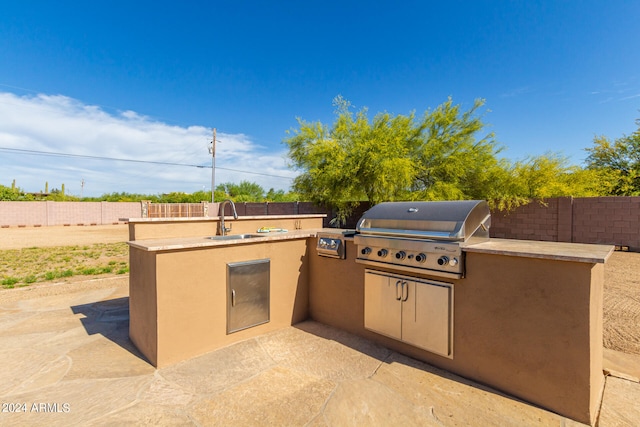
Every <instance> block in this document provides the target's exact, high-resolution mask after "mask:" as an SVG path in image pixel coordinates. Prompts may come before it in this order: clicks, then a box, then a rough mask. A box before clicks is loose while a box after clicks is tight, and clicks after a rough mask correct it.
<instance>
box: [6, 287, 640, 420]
mask: <svg viewBox="0 0 640 427" xmlns="http://www.w3.org/2000/svg"><path fill="white" fill-rule="evenodd" d="M81 286H82V284H78V287H79V288H78V289H75V290H74V292H69V288H68V287H64V288H62V287H61V288H60V289H59V290H56V289H55V288H50V289H47V290H46V292H45V293H44V294H43V295H41V296H38V292H35V291H34V292H28V293H27V292H25V293H23V294H21V295H24V298H15V294H13V295H12V297H10V298H3V295H0V360H2V364H0V401H1V402H2V403H3V404H5V407H4V408H0V409H5V412H0V425H17V426H20V425H24V426H40V425H42V426H45V425H46V426H50V425H54V426H55V425H60V426H68V425H89V426H109V425H113V426H122V425H154V426H155V425H172V426H173V425H176V426H209V425H233V426H244V425H277V426H282V425H292V426H299V425H300V426H302V425H306V426H318V427H319V426H349V425H353V426H361V425H373V426H375V425H379V426H388V425H407V426H411V425H415V426H430V425H433V426H458V425H471V426H474V425H478V426H492V425H500V426H509V425H512V426H540V425H542V426H547V425H549V426H579V425H581V424H579V423H576V422H574V421H571V420H568V419H566V418H564V417H561V416H559V415H557V414H554V413H551V412H549V411H545V410H543V409H540V408H536V407H534V406H532V405H529V404H527V403H525V402H522V401H519V400H517V399H514V398H512V397H510V396H506V395H504V394H502V393H500V392H497V391H495V390H492V389H489V388H487V387H483V386H481V385H479V384H476V383H473V382H471V381H468V380H465V379H463V378H460V377H458V376H456V375H453V374H451V373H448V372H446V371H442V370H440V369H437V368H434V367H432V366H429V365H427V364H424V363H421V362H418V361H416V360H414V359H411V358H409V357H406V356H403V355H400V354H398V353H395V352H392V351H390V350H388V349H386V348H384V347H381V346H379V345H377V344H375V343H372V342H370V341H367V340H364V339H361V338H359V337H356V336H354V335H351V334H349V333H346V332H344V331H340V330H336V329H333V328H330V327H328V326H325V325H322V324H319V323H316V322H313V321H308V322H303V323H301V324H298V325H295V326H293V327H289V328H285V329H282V330H279V331H275V332H272V333H269V334H265V335H262V336H259V337H257V338H254V339H250V340H247V341H244V342H240V343H237V344H234V345H232V346H229V347H226V348H223V349H220V350H218V351H215V352H211V353H208V354H205V355H202V356H200V357H196V358H193V359H190V360H187V361H184V362H181V363H178V364H175V365H172V366H169V367H165V368H162V369H159V370H158V369H155V368H154V367H153V366H151V365H150V364H149V363H148V362H147V361H146V360H145V359H144V357H143V356H142V355H141V354H140V353H139V352H138V351H137V349H136V348H135V347H134V346H133V344H132V343H131V341H130V340H129V338H128V298H127V295H128V283H127V280H126V278H123V279H122V280H119V281H118V280H117V281H105V284H104V286H102V287H100V286H98V285H96V284H92V285H91V287H90V288H89V289H86V290H84V291H83V290H81V289H82V288H80V287H81ZM4 295H9V294H4ZM619 359H620V360H622V359H624V358H623V357H622V356H621V357H620V358H619ZM625 360H626V359H625ZM612 366H613V365H612ZM620 366H623V365H616V367H617V369H624V368H621V367H620ZM638 402H640V384H639V383H638V382H636V381H631V380H628V379H622V378H616V377H611V376H610V377H607V381H606V386H605V390H604V402H603V405H602V410H601V414H600V422H599V425H601V426H604V427H607V426H625V425H628V426H637V425H640V404H638ZM10 405H11V406H10ZM18 410H20V411H21V412H17V411H18Z"/></svg>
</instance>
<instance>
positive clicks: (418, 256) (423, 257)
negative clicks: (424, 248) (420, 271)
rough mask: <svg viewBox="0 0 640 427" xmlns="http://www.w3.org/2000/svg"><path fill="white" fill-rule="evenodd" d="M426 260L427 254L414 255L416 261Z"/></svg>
mask: <svg viewBox="0 0 640 427" xmlns="http://www.w3.org/2000/svg"><path fill="white" fill-rule="evenodd" d="M426 260H427V256H426V255H425V254H423V253H420V254H418V255H416V261H418V262H425V261H426Z"/></svg>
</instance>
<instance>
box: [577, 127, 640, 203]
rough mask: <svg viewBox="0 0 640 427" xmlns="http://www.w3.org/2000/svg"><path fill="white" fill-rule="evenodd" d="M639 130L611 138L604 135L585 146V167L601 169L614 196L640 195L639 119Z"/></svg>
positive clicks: (639, 128)
mask: <svg viewBox="0 0 640 427" xmlns="http://www.w3.org/2000/svg"><path fill="white" fill-rule="evenodd" d="M636 124H637V125H638V129H637V130H636V131H635V132H634V133H632V134H631V135H625V136H622V137H621V138H618V139H616V140H615V141H613V142H612V141H611V140H610V139H609V138H607V137H605V136H598V137H596V138H594V140H593V147H590V148H587V149H586V151H587V152H588V153H589V156H588V157H587V159H586V164H587V168H588V169H591V170H597V171H600V173H601V176H602V177H603V179H604V180H606V181H607V182H608V183H609V184H610V186H611V188H610V193H611V194H612V195H616V196H638V195H640V119H638V120H636Z"/></svg>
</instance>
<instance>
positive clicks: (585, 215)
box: [572, 197, 640, 251]
mask: <svg viewBox="0 0 640 427" xmlns="http://www.w3.org/2000/svg"><path fill="white" fill-rule="evenodd" d="M572 230H573V239H574V241H578V242H584V243H601V244H610V245H619V246H620V245H621V246H629V248H630V249H632V250H635V251H638V250H640V197H594V198H588V199H586V198H585V199H574V200H573V229H572Z"/></svg>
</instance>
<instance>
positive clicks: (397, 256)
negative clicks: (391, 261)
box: [396, 251, 407, 259]
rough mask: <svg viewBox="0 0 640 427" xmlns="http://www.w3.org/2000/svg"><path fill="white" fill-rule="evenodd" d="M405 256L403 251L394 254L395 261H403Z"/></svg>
mask: <svg viewBox="0 0 640 427" xmlns="http://www.w3.org/2000/svg"><path fill="white" fill-rule="evenodd" d="M405 256H407V254H406V253H404V251H400V252H396V258H397V259H404V257H405Z"/></svg>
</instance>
